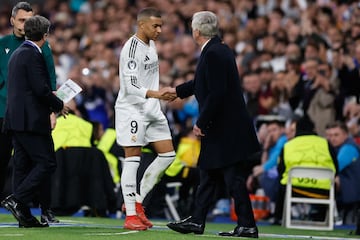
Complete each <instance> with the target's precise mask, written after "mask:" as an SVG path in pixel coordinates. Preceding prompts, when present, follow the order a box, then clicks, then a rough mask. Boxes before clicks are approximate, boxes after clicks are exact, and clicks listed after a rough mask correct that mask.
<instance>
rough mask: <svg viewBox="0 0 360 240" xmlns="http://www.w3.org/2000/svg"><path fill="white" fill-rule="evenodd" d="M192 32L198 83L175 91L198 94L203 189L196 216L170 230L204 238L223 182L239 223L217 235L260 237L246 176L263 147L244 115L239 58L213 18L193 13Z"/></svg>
mask: <svg viewBox="0 0 360 240" xmlns="http://www.w3.org/2000/svg"><path fill="white" fill-rule="evenodd" d="M191 27H192V35H193V38H194V40H195V41H196V43H197V44H199V46H201V56H200V59H199V62H198V66H197V69H196V73H195V78H194V80H192V81H189V82H186V83H184V84H181V85H179V86H177V87H176V95H177V96H178V97H180V98H186V97H189V96H191V95H193V94H195V97H196V99H197V100H198V102H199V110H200V115H199V118H198V120H197V122H196V124H195V125H194V127H193V131H194V133H195V135H196V136H198V137H201V151H200V156H199V161H198V164H199V168H200V185H199V187H198V190H197V194H196V200H195V210H194V212H193V216H191V217H188V218H186V219H184V220H181V221H179V222H172V223H168V225H167V226H168V227H169V228H170V229H172V230H174V231H177V232H180V233H195V234H202V233H203V232H204V228H205V221H206V215H207V213H208V210H209V207H210V204H211V203H212V198H213V196H214V195H215V189H216V185H217V182H221V181H220V179H221V178H223V179H224V180H225V184H226V187H227V190H228V192H229V194H230V196H231V197H233V198H234V201H235V212H236V215H237V216H238V220H237V226H236V228H235V229H234V231H231V232H220V233H219V235H221V236H234V237H251V238H258V229H257V227H256V223H255V220H254V216H253V212H252V207H251V202H250V199H249V193H248V192H247V189H246V185H245V181H246V179H245V177H246V175H245V174H246V173H245V172H244V171H245V165H246V162H247V159H248V157H249V156H250V155H251V154H253V153H255V152H257V151H259V150H260V146H259V143H258V140H257V136H256V132H255V129H254V126H253V124H252V121H251V119H250V117H249V115H248V113H247V111H246V106H245V103H244V99H243V94H242V91H241V87H240V80H239V73H238V71H237V66H236V63H235V56H234V54H233V52H232V51H231V50H230V48H229V47H227V46H226V45H225V44H223V43H222V41H221V39H220V38H219V37H218V36H217V34H218V21H217V17H216V15H215V14H214V13H212V12H208V11H202V12H197V13H195V14H194V15H193V19H192V23H191ZM173 91H174V90H173Z"/></svg>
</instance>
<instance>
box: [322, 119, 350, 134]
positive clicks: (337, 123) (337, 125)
mask: <svg viewBox="0 0 360 240" xmlns="http://www.w3.org/2000/svg"><path fill="white" fill-rule="evenodd" d="M330 128H340V129H342V130H343V131H344V132H346V133H348V132H349V129H348V127H347V126H346V124H345V123H344V122H342V121H335V122H332V123H328V124H326V126H325V129H330Z"/></svg>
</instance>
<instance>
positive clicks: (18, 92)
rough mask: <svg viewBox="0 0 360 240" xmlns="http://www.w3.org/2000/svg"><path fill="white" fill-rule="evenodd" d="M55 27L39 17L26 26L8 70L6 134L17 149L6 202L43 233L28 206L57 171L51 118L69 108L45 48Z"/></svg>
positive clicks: (22, 221)
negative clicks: (56, 89) (54, 84)
mask: <svg viewBox="0 0 360 240" xmlns="http://www.w3.org/2000/svg"><path fill="white" fill-rule="evenodd" d="M49 27H50V22H49V20H47V19H46V18H44V17H41V16H34V17H30V18H28V19H27V20H26V21H25V26H24V29H25V36H26V40H25V41H24V43H23V44H22V45H21V46H20V47H19V48H18V49H16V50H15V51H14V53H13V54H12V56H11V57H10V60H9V65H8V88H7V95H8V98H7V104H6V111H5V119H4V130H5V131H7V132H9V133H10V134H11V135H12V141H13V146H14V167H13V194H11V195H10V196H8V197H7V198H6V199H5V200H3V201H2V202H1V205H2V206H3V207H5V208H6V209H8V210H9V211H11V212H12V214H13V215H14V217H15V218H16V219H17V220H18V221H19V226H23V227H43V226H48V224H47V223H45V224H41V223H40V222H39V221H38V220H37V219H36V218H35V217H34V216H33V215H31V212H30V209H29V207H28V204H29V203H30V202H31V201H32V199H33V198H34V193H35V192H36V190H37V189H38V188H39V187H40V186H41V183H42V182H43V181H48V179H47V178H49V176H50V174H51V173H52V172H53V171H54V170H55V168H56V160H55V152H54V143H53V140H52V137H51V124H50V118H49V115H50V113H52V112H61V114H62V115H64V116H65V115H66V114H67V112H68V107H67V106H66V105H64V103H63V101H62V100H61V99H59V98H58V97H56V96H55V95H54V94H53V93H52V91H51V85H50V76H49V72H48V71H47V68H46V63H45V60H44V58H43V56H42V54H41V46H42V45H43V44H44V43H45V41H46V38H47V35H48V31H49Z"/></svg>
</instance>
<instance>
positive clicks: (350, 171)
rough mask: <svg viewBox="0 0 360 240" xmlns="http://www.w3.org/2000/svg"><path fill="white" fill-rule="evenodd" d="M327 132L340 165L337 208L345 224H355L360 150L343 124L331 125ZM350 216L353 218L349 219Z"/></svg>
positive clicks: (334, 123) (337, 180) (359, 191)
mask: <svg viewBox="0 0 360 240" xmlns="http://www.w3.org/2000/svg"><path fill="white" fill-rule="evenodd" d="M326 132H327V134H326V135H327V138H328V140H329V142H330V143H331V145H332V146H333V147H334V148H335V152H336V154H337V160H338V165H339V174H338V177H337V178H336V186H337V195H336V201H337V207H338V210H339V212H341V214H342V218H343V223H344V224H348V223H349V219H352V222H355V220H354V219H355V217H356V212H357V210H358V209H359V207H360V205H359V204H360V190H359V187H358V183H359V181H360V148H359V145H358V144H356V142H355V141H354V139H353V137H351V136H350V135H349V133H348V128H347V126H346V125H345V123H343V122H340V121H337V122H332V123H329V124H328V125H327V126H326ZM350 215H352V216H351V217H350V218H347V216H350Z"/></svg>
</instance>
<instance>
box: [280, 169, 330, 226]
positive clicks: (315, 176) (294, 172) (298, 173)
mask: <svg viewBox="0 0 360 240" xmlns="http://www.w3.org/2000/svg"><path fill="white" fill-rule="evenodd" d="M309 176H311V177H310V178H311V180H319V179H329V180H330V182H331V187H330V191H329V197H328V198H327V199H320V198H309V197H294V196H292V181H291V179H293V178H309ZM334 176H335V173H334V172H333V171H332V170H331V169H327V168H314V167H294V168H292V169H290V171H289V175H288V182H287V185H286V195H285V204H284V212H283V213H284V216H283V223H282V225H283V226H285V227H286V228H296V229H308V230H333V228H334V208H335V190H334ZM300 203H305V204H317V205H325V206H326V207H327V212H326V216H325V220H324V221H314V220H311V219H308V220H295V219H292V207H293V204H300Z"/></svg>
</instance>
